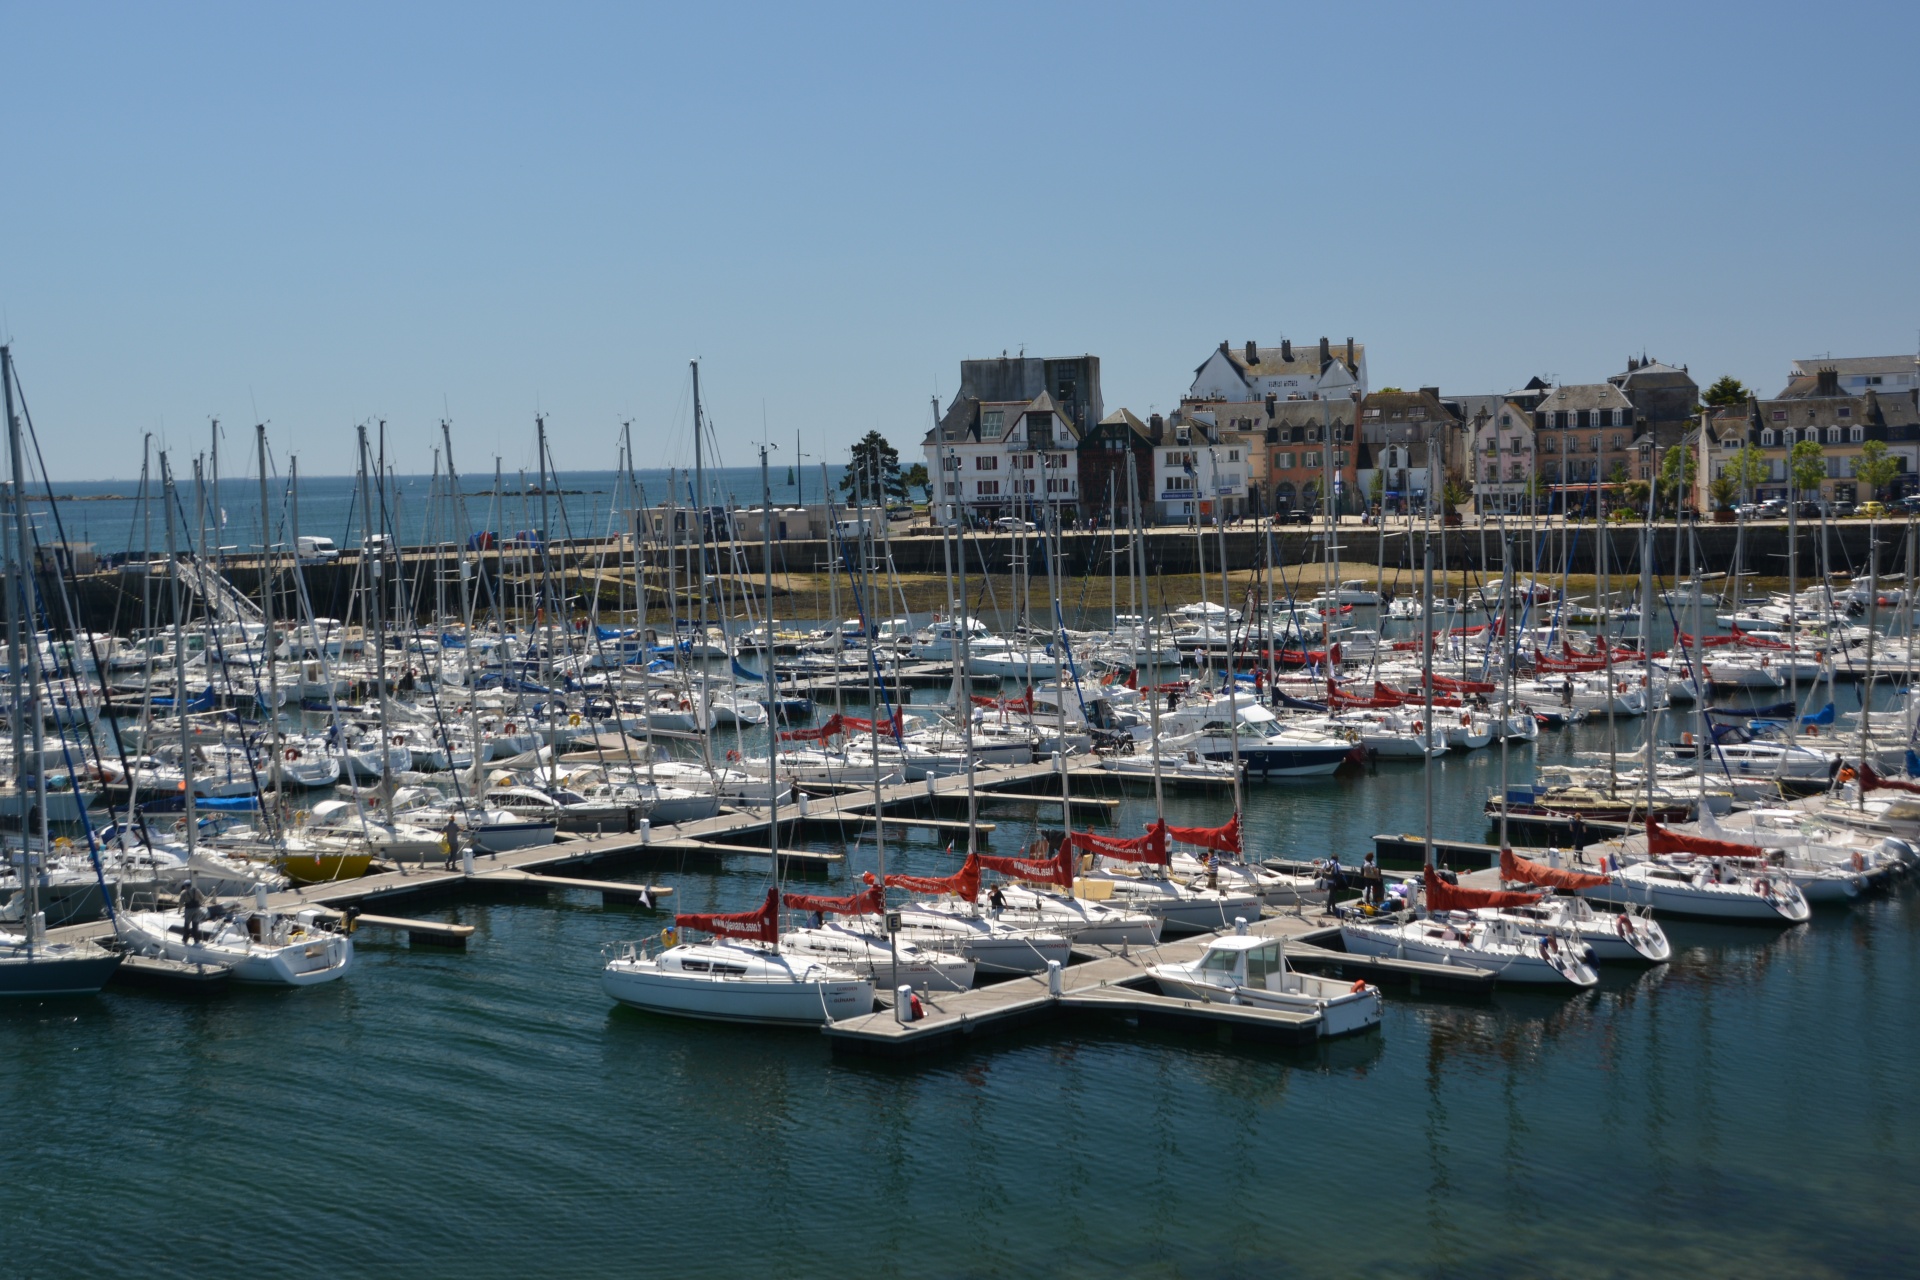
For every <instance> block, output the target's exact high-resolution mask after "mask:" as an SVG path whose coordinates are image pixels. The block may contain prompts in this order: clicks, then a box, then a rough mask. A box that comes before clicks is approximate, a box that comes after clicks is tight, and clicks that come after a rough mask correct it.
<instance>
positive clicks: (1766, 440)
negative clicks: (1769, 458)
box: [1760, 427, 1774, 449]
mask: <svg viewBox="0 0 1920 1280" xmlns="http://www.w3.org/2000/svg"><path fill="white" fill-rule="evenodd" d="M1760 443H1761V444H1763V445H1765V446H1766V447H1767V448H1769V449H1771V448H1773V444H1774V437H1773V428H1772V427H1768V428H1767V429H1766V430H1765V431H1762V432H1761V433H1760Z"/></svg>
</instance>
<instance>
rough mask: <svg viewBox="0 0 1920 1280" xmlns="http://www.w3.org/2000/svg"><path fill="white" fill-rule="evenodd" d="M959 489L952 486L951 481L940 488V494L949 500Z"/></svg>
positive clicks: (956, 486)
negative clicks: (943, 494)
mask: <svg viewBox="0 0 1920 1280" xmlns="http://www.w3.org/2000/svg"><path fill="white" fill-rule="evenodd" d="M959 489H960V487H959V486H958V485H956V484H954V482H953V481H951V480H949V481H947V482H946V484H945V485H943V486H942V487H941V492H943V493H945V494H946V495H947V496H948V497H949V498H951V497H952V496H953V495H954V494H955V493H958V492H959Z"/></svg>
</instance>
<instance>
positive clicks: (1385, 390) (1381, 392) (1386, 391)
mask: <svg viewBox="0 0 1920 1280" xmlns="http://www.w3.org/2000/svg"><path fill="white" fill-rule="evenodd" d="M1373 394H1374V395H1377V396H1403V395H1405V394H1407V393H1406V392H1404V391H1402V390H1401V389H1400V388H1399V387H1380V388H1379V389H1377V390H1376V391H1375V392H1374V393H1373Z"/></svg>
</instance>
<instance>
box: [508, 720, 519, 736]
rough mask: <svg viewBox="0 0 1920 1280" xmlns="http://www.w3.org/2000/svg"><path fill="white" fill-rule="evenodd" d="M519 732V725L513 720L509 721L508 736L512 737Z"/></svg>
mask: <svg viewBox="0 0 1920 1280" xmlns="http://www.w3.org/2000/svg"><path fill="white" fill-rule="evenodd" d="M519 732H520V727H519V726H518V725H516V724H514V723H513V721H511V720H509V721H507V736H508V737H509V738H511V737H512V736H513V735H514V734H516V733H519Z"/></svg>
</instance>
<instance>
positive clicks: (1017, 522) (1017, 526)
mask: <svg viewBox="0 0 1920 1280" xmlns="http://www.w3.org/2000/svg"><path fill="white" fill-rule="evenodd" d="M993 527H994V528H996V529H1004V530H1006V531H1007V532H1009V533H1032V532H1033V521H1031V520H1022V519H1021V518H1020V517H1018V516H1001V517H1000V518H999V519H998V520H995V521H994V522H993Z"/></svg>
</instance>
